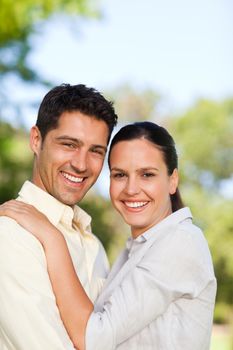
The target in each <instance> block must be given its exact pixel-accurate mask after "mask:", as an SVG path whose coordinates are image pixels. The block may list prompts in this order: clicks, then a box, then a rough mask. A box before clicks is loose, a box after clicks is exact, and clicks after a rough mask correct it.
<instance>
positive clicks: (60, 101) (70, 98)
mask: <svg viewBox="0 0 233 350" xmlns="http://www.w3.org/2000/svg"><path fill="white" fill-rule="evenodd" d="M73 111H79V112H81V113H83V114H85V115H87V116H91V117H93V118H96V119H98V120H103V121H104V122H105V123H106V124H107V126H108V129H109V138H108V141H109V140H110V137H111V134H112V130H113V128H114V126H115V125H116V124H117V115H116V113H115V111H114V108H113V103H112V102H111V101H107V100H106V99H105V97H104V96H103V95H101V93H99V92H98V91H97V90H95V89H94V88H88V87H86V86H85V85H83V84H78V85H70V84H62V85H59V86H56V87H54V88H53V89H52V90H50V91H49V92H48V93H47V94H46V95H45V97H44V98H43V100H42V102H41V105H40V107H39V111H38V117H37V121H36V126H37V127H38V129H39V130H40V133H41V137H42V140H44V139H45V136H46V135H47V133H48V132H49V131H50V130H52V129H56V128H57V127H58V122H59V118H60V116H61V115H62V113H64V112H73ZM93 132H94V130H93Z"/></svg>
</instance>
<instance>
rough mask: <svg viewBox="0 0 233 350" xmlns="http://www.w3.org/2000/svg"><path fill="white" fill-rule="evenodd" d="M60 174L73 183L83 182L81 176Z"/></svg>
mask: <svg viewBox="0 0 233 350" xmlns="http://www.w3.org/2000/svg"><path fill="white" fill-rule="evenodd" d="M62 175H63V176H64V177H65V178H66V179H68V180H70V181H72V182H75V183H78V182H83V180H84V178H83V177H75V176H72V175H69V174H67V173H62Z"/></svg>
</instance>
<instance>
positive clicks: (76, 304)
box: [0, 200, 93, 350]
mask: <svg viewBox="0 0 233 350" xmlns="http://www.w3.org/2000/svg"><path fill="white" fill-rule="evenodd" d="M2 215H5V216H9V217H11V218H12V219H14V220H16V221H17V222H18V223H19V224H20V225H21V226H23V227H24V228H25V229H26V230H28V231H29V232H31V233H32V234H33V235H34V236H35V237H36V238H37V239H39V241H40V242H41V244H42V245H43V248H44V251H45V255H46V259H47V266H48V273H49V277H50V280H51V283H52V287H53V290H54V294H55V296H56V301H57V305H58V308H59V311H60V314H61V318H62V320H63V322H64V325H65V327H66V330H67V332H68V334H69V336H70V338H71V340H72V342H73V344H74V346H75V347H76V348H77V349H79V350H84V349H85V331H86V325H87V321H88V319H89V317H90V314H91V313H92V311H93V304H92V302H91V301H90V299H89V298H88V296H87V295H86V293H85V291H84V289H83V287H82V285H81V283H80V281H79V279H78V277H77V275H76V272H75V270H74V266H73V263H72V260H71V257H70V254H69V251H68V248H67V245H66V241H65V239H64V237H63V235H62V234H61V232H60V231H59V230H57V229H56V227H55V226H53V225H52V224H51V223H50V221H49V220H48V219H47V217H46V216H45V215H44V214H42V213H41V212H39V211H38V210H37V209H36V208H34V207H33V206H31V205H28V204H25V203H22V202H19V201H15V200H13V201H9V202H6V203H4V204H3V205H1V206H0V216H2Z"/></svg>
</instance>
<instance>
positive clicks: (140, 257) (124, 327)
mask: <svg viewBox="0 0 233 350" xmlns="http://www.w3.org/2000/svg"><path fill="white" fill-rule="evenodd" d="M191 217H192V215H191V212H190V210H189V209H188V208H183V209H180V210H178V211H177V212H174V213H173V214H171V215H170V216H169V217H167V218H166V219H164V220H163V221H162V222H160V223H159V224H158V225H156V226H154V227H153V228H151V229H150V230H148V231H147V232H145V233H144V234H143V235H142V236H139V237H138V238H137V239H135V240H132V239H131V240H129V242H128V243H127V248H126V249H125V250H124V251H123V253H122V254H121V255H120V257H119V259H118V260H117V261H116V263H115V265H114V266H113V269H112V271H111V272H110V275H109V277H108V279H107V281H106V284H105V286H104V289H103V291H102V292H101V294H100V296H99V298H98V299H97V301H96V303H95V310H94V312H93V313H92V315H91V317H90V318H89V321H88V325H87V330H86V350H103V349H104V350H113V349H117V350H152V349H153V350H208V349H209V343H210V337H211V328H212V320H213V309H214V302H215V294H216V279H215V276H214V271H213V266H212V260H211V256H210V253H209V249H208V245H207V242H206V240H205V238H204V236H203V234H202V232H201V230H200V229H199V228H198V227H196V226H195V225H193V224H192V219H191Z"/></svg>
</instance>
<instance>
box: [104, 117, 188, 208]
mask: <svg viewBox="0 0 233 350" xmlns="http://www.w3.org/2000/svg"><path fill="white" fill-rule="evenodd" d="M135 139H146V140H148V141H150V142H151V143H153V144H154V145H155V147H157V148H158V149H159V150H160V151H161V152H162V154H163V159H164V162H165V164H166V166H167V172H168V175H171V174H172V173H173V171H174V169H178V157H177V152H176V147H175V142H174V140H173V138H172V136H171V135H170V134H169V133H168V131H167V130H166V129H165V128H163V127H162V126H159V125H157V124H155V123H152V122H137V123H134V124H128V125H126V126H124V127H123V128H121V129H120V130H119V131H118V132H117V133H116V134H115V136H114V137H113V139H112V142H111V144H110V148H109V154H108V165H109V168H111V167H110V156H111V151H112V149H113V147H114V146H115V145H116V144H117V143H119V142H121V141H130V140H135ZM122 157H124V155H122ZM170 197H171V203H172V211H173V212H174V211H176V210H178V209H181V208H183V207H184V204H183V202H182V199H181V195H180V192H179V189H178V188H177V190H176V192H175V193H174V194H172V195H170Z"/></svg>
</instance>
